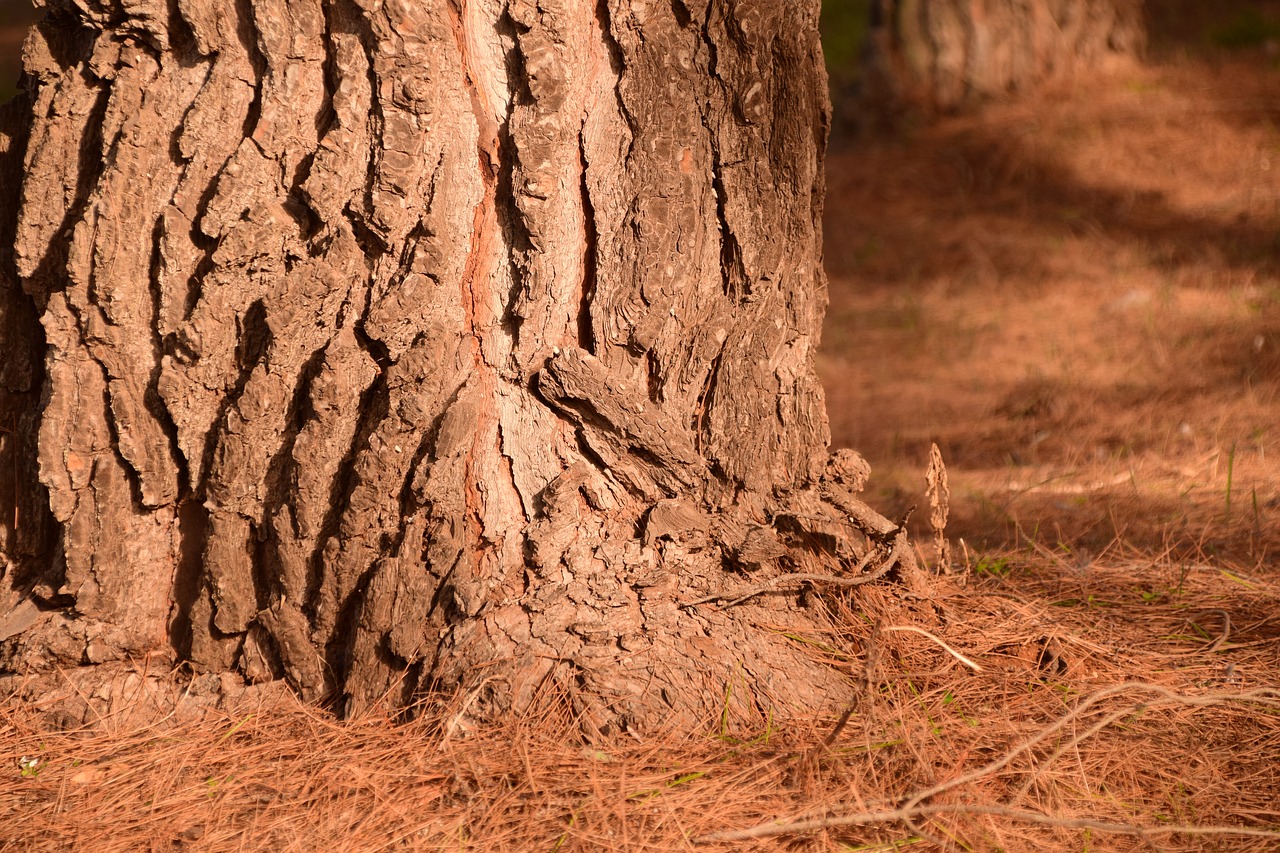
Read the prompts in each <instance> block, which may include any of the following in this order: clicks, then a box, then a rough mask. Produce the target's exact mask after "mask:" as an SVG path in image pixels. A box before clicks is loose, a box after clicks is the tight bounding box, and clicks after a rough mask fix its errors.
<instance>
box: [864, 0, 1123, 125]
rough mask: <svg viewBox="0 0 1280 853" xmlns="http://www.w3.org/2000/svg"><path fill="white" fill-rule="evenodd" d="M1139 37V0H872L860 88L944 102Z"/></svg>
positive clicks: (1104, 55) (1100, 58)
mask: <svg viewBox="0 0 1280 853" xmlns="http://www.w3.org/2000/svg"><path fill="white" fill-rule="evenodd" d="M1145 46H1146V30H1145V27H1144V24H1143V16H1142V0H875V2H874V3H873V5H872V21H871V32H870V36H869V39H868V45H867V47H868V50H867V60H866V63H865V67H864V78H865V87H866V96H867V100H868V101H870V102H879V103H881V104H887V105H891V106H894V107H903V106H907V107H915V108H924V109H926V110H930V111H949V110H953V109H955V108H957V107H959V106H961V105H963V104H964V103H966V102H968V101H971V100H976V99H982V98H986V97H991V96H994V95H1003V94H1008V93H1010V92H1014V91H1023V90H1027V89H1030V88H1032V87H1034V86H1035V85H1036V84H1038V83H1041V82H1043V81H1045V80H1048V79H1051V78H1054V77H1062V76H1067V75H1070V74H1073V73H1075V72H1076V71H1078V70H1081V69H1085V68H1094V67H1098V66H1101V65H1105V64H1106V63H1108V62H1113V61H1115V60H1117V59H1131V58H1133V57H1136V56H1139V55H1140V54H1141V53H1142V51H1143V50H1144V48H1145Z"/></svg>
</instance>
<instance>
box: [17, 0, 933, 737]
mask: <svg viewBox="0 0 1280 853" xmlns="http://www.w3.org/2000/svg"><path fill="white" fill-rule="evenodd" d="M817 7H818V3H817V2H816V0H813V2H794V3H793V2H787V3H777V2H772V0H759V2H744V1H743V0H738V2H727V0H701V2H699V0H674V2H644V0H642V2H621V0H608V2H605V0H602V2H600V3H599V4H587V3H578V2H568V0H560V2H548V0H539V2H537V3H536V4H535V3H534V2H532V0H510V2H506V0H462V2H461V3H460V4H459V3H457V2H447V0H433V2H425V3H421V4H418V3H403V4H402V3H381V2H374V0H358V2H357V0H302V1H301V2H296V0H290V2H286V0H246V2H242V3H238V4H232V3H214V2H209V0H178V2H177V4H176V6H168V5H166V4H164V3H161V2H159V0H138V2H136V3H130V4H127V5H126V6H125V7H123V8H121V7H118V6H115V5H113V4H105V3H104V4H102V5H96V4H94V3H82V2H79V0H76V2H75V3H72V2H71V0H62V2H56V3H54V4H53V5H52V7H51V9H50V12H49V14H48V16H47V17H46V19H45V20H44V22H43V23H41V24H40V25H38V26H37V27H36V28H35V29H34V30H33V32H32V34H31V36H30V38H29V40H28V43H27V46H26V55H25V63H26V70H27V74H28V75H29V77H28V79H27V83H28V88H29V92H28V95H27V97H26V100H25V101H24V102H23V103H24V105H25V108H26V109H27V113H26V114H25V115H24V116H23V123H22V125H21V126H20V127H16V129H12V130H11V134H10V136H11V141H10V143H9V146H10V147H9V151H8V154H7V155H6V160H5V168H7V169H9V170H10V172H11V173H16V171H17V169H18V167H17V165H15V164H17V163H18V160H19V158H21V166H20V168H21V172H22V173H23V174H24V177H23V178H22V180H21V182H20V183H19V182H17V181H13V182H10V181H7V180H6V183H5V184H4V195H5V198H3V199H0V210H3V211H4V213H3V216H4V217H5V221H4V223H3V225H0V227H2V228H4V229H7V230H5V231H3V232H0V233H3V234H5V235H12V237H13V245H14V247H15V251H14V253H13V256H12V257H7V258H5V259H3V260H4V271H3V275H4V276H5V277H4V278H3V279H0V296H2V297H3V301H0V312H4V313H3V318H4V324H3V327H2V328H0V334H2V335H4V336H6V338H5V340H3V341H0V344H3V346H4V347H5V348H6V352H10V351H13V352H17V353H19V355H18V356H17V357H15V359H13V360H6V362H5V365H4V373H3V382H4V386H3V391H2V393H4V394H5V395H6V396H4V397H3V398H0V404H2V405H3V406H4V409H3V411H0V415H4V414H8V415H9V416H10V417H11V418H13V419H14V420H12V421H11V422H12V423H13V425H14V426H13V428H14V431H13V433H11V434H8V435H6V436H5V442H6V448H7V449H8V451H9V456H8V458H7V459H6V460H5V461H6V463H8V460H10V459H11V460H13V461H12V463H9V464H11V465H12V466H16V467H13V468H12V473H10V472H9V471H8V470H6V473H5V474H4V475H2V476H3V477H4V479H0V485H3V486H5V488H4V489H0V490H3V491H5V495H3V496H0V509H4V510H6V511H7V510H8V509H9V508H10V504H12V503H13V498H12V497H10V495H16V496H17V501H18V503H19V504H20V509H21V510H22V514H21V518H20V520H19V521H18V522H16V523H15V522H13V521H11V519H10V518H9V517H8V515H7V513H6V517H5V518H4V519H0V530H2V531H3V532H4V538H3V539H0V546H3V555H4V558H5V573H6V574H5V583H6V587H7V588H8V589H9V590H11V593H12V594H11V597H10V598H11V600H10V601H9V602H8V607H9V615H8V616H4V615H2V614H3V609H0V638H3V642H0V666H3V668H5V669H7V670H8V671H10V672H16V671H28V670H29V671H36V672H38V671H40V670H49V669H52V668H54V667H55V666H56V667H61V668H64V669H66V668H72V667H92V666H93V665H97V664H109V663H110V662H112V661H126V660H134V661H136V660H140V659H141V658H143V657H144V656H148V655H150V656H151V658H152V659H153V660H157V659H158V660H170V661H187V662H189V663H190V665H191V666H193V667H194V668H195V669H196V670H198V671H206V672H235V673H238V674H240V675H242V676H244V677H245V678H247V679H249V680H253V681H268V680H273V679H280V678H283V679H287V681H288V682H289V684H291V685H292V686H293V687H294V688H295V689H296V690H298V691H299V692H300V693H301V694H302V695H303V696H304V697H307V698H309V699H314V698H323V697H328V698H329V699H330V700H332V701H334V702H335V703H337V705H338V707H339V708H340V709H344V710H346V711H353V710H358V709H361V708H365V707H368V706H369V705H370V704H371V703H376V702H379V701H382V700H385V701H387V702H388V704H390V705H393V706H400V705H404V704H405V703H409V702H412V701H414V700H415V699H416V698H417V697H419V696H420V695H422V694H423V693H424V691H428V690H437V689H452V688H462V689H467V690H470V691H472V701H471V702H470V704H469V705H468V707H469V708H470V709H471V710H472V711H473V712H474V713H476V714H478V715H486V714H496V713H502V712H504V711H507V710H509V709H511V708H519V707H523V706H526V705H527V704H528V702H529V701H530V698H531V697H532V696H533V694H534V693H535V692H536V691H537V690H538V689H539V687H540V686H541V685H543V684H545V683H549V682H556V683H559V684H560V685H562V686H564V687H565V688H567V689H569V690H570V691H571V693H572V695H573V697H574V701H575V702H576V703H577V705H578V707H579V710H580V711H581V712H582V714H583V716H584V719H585V720H586V723H587V725H588V726H591V725H595V726H597V727H599V728H601V729H605V728H609V727H616V726H619V725H624V726H629V727H632V728H640V729H652V728H655V727H657V726H659V725H660V724H666V723H671V722H674V721H689V720H693V719H696V718H699V717H703V716H707V715H712V714H719V713H720V712H721V711H722V710H723V707H724V706H725V703H728V706H729V710H730V711H731V712H732V713H733V714H757V715H760V714H765V715H767V714H773V715H775V716H788V715H791V714H793V713H796V712H797V711H805V712H808V711H810V710H813V709H815V708H823V707H833V706H835V705H838V704H842V703H843V702H844V701H845V687H844V684H845V682H844V676H843V675H842V674H841V673H839V672H836V671H835V670H833V669H831V668H829V667H828V666H827V665H825V664H823V663H820V662H817V661H815V660H814V659H813V657H812V656H811V655H810V653H809V649H808V648H806V645H805V644H804V643H797V642H795V640H794V639H789V638H788V635H790V636H791V637H793V638H794V637H795V636H797V635H802V634H806V633H814V632H820V631H822V630H823V629H824V626H825V625H826V622H825V621H824V618H825V617H824V616H823V613H822V610H821V608H817V607H814V606H811V603H809V602H808V601H807V599H805V598H804V597H803V596H799V595H796V594H794V590H795V589H796V588H797V587H798V584H799V582H798V581H797V580H795V579H792V580H788V581H784V582H780V588H782V589H784V590H792V594H788V595H782V596H778V595H761V596H756V597H754V598H751V599H750V600H748V601H745V602H743V603H742V604H740V605H738V606H734V607H729V608H725V609H723V610H722V609H718V608H716V607H711V606H707V605H705V604H703V605H689V602H690V601H692V600H696V599H699V598H704V597H706V596H708V595H711V594H713V593H717V592H719V591H723V590H726V589H734V588H739V587H743V586H749V585H756V586H759V585H761V584H766V583H768V582H769V581H770V579H772V578H776V577H777V576H779V575H780V574H781V573H784V572H796V571H810V572H820V573H825V574H833V573H840V572H841V571H848V570H849V569H850V568H857V570H858V571H859V572H862V573H863V575H864V576H866V577H869V576H870V575H872V574H875V573H878V572H879V573H883V572H887V571H889V570H890V569H894V570H895V571H897V570H905V571H904V574H909V572H910V569H911V565H912V564H911V562H910V556H909V552H907V551H906V550H905V549H904V548H903V547H902V543H903V534H902V533H901V530H900V528H899V526H897V525H895V524H893V523H891V522H889V521H886V520H885V519H883V518H881V517H880V516H878V515H876V514H875V513H874V512H871V511H870V510H869V509H867V508H866V507H864V506H863V505H862V504H860V503H858V502H857V501H856V499H854V498H853V497H852V494H853V492H855V491H857V489H858V488H860V486H861V483H862V481H863V479H864V478H865V471H864V470H863V465H864V463H862V462H861V460H860V459H858V458H856V456H854V455H851V454H849V453H847V452H846V453H841V454H837V455H836V456H834V457H831V458H828V456H827V450H826V446H827V442H828V431H827V422H826V414H825V410H824V404H823V397H822V392H821V389H820V387H819V385H818V383H817V381H816V379H815V375H814V369H813V352H814V348H815V346H816V345H817V342H818V335H819V329H820V322H821V318H822V312H823V309H824V307H825V301H826V294H825V281H824V278H823V273H822V268H821V265H820V259H821V234H820V230H819V224H820V220H821V205H822V193H823V168H822V166H823V152H824V146H825V139H826V133H827V127H828V121H829V108H828V103H827V96H826V87H825V75H824V72H823V69H822V58H821V51H820V47H819V43H818V38H817ZM19 186H20V192H19V189H18V188H19ZM15 212H16V220H14V219H13V215H14V213H15ZM37 317H38V318H39V326H37V325H36V318H37ZM37 430H38V445H39V447H38V460H39V466H38V483H37V481H36V474H35V470H34V466H28V462H27V460H28V459H29V458H34V456H35V454H34V453H33V452H32V451H33V450H34V445H33V435H34V434H35V432H36V431H37ZM10 484H12V485H13V488H12V489H9V488H8V486H9V485H10ZM5 501H8V503H5ZM851 517H852V518H853V520H854V521H853V522H852V523H851V522H850V519H851ZM842 565H843V566H844V567H845V568H844V569H842V568H841V566H842ZM6 620H7V621H6ZM5 626H8V627H5ZM84 671H85V670H81V672H84ZM90 671H91V670H90Z"/></svg>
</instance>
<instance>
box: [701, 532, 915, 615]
mask: <svg viewBox="0 0 1280 853" xmlns="http://www.w3.org/2000/svg"><path fill="white" fill-rule="evenodd" d="M900 553H901V549H900V545H898V544H895V545H894V546H893V550H892V551H891V552H890V553H889V557H888V558H887V559H886V560H885V561H884V562H883V563H881V564H880V565H879V566H877V567H876V569H875V571H873V572H871V573H869V574H865V575H858V576H857V577H852V578H841V577H836V576H835V575H816V574H812V573H810V572H791V573H790V574H785V575H778V577H776V578H774V579H773V580H771V581H769V582H768V583H763V584H760V585H759V586H750V587H739V588H738V589H735V590H732V591H726V592H714V593H712V594H711V595H704V596H703V597H702V598H695V599H694V600H693V601H685V602H682V603H681V604H680V606H681V607H694V606H696V605H699V604H706V603H708V602H710V601H725V600H726V599H729V601H728V602H727V603H726V604H725V605H724V606H723V607H722V608H721V609H722V610H723V609H727V608H730V607H733V606H734V605H735V604H741V603H742V602H744V601H746V600H747V599H749V598H755V597H756V596H757V595H760V594H761V593H765V592H777V591H778V590H780V589H782V588H783V586H784V585H792V584H794V585H795V588H796V589H799V588H800V586H802V585H803V584H806V583H813V584H826V585H828V586H834V587H839V588H840V589H849V588H851V587H855V586H862V585H863V584H864V583H871V582H872V581H874V580H879V579H880V578H882V577H884V576H885V575H886V574H888V573H889V570H890V569H892V568H893V567H894V565H895V564H897V562H898V558H899V556H900ZM866 562H867V560H866V558H865V557H864V558H863V560H862V562H861V563H859V564H858V565H863V564H864V563H866Z"/></svg>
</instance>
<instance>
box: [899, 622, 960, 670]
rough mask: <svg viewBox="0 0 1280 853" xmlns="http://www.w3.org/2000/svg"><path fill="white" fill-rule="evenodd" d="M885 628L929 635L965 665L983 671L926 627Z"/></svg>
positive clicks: (923, 635)
mask: <svg viewBox="0 0 1280 853" xmlns="http://www.w3.org/2000/svg"><path fill="white" fill-rule="evenodd" d="M884 630H886V631H910V632H911V633H913V634H919V635H920V636H922V637H928V638H929V639H930V640H933V641H934V642H935V643H937V644H938V645H939V646H941V647H942V649H943V651H945V652H947V653H948V654H950V655H951V656H952V657H953V658H955V659H956V660H958V661H960V663H962V664H964V665H965V666H967V667H969V669H971V670H973V671H974V672H982V667H980V666H978V665H977V664H976V663H974V662H973V661H971V660H969V659H968V658H967V657H965V656H964V655H962V654H960V653H959V652H958V651H956V650H955V649H953V648H951V647H950V646H948V645H947V644H946V643H944V642H942V640H940V639H938V638H937V637H935V636H934V635H933V634H930V633H929V632H928V631H926V630H925V629H923V628H917V627H916V626H914V625H890V626H889V627H888V628H885V629H884Z"/></svg>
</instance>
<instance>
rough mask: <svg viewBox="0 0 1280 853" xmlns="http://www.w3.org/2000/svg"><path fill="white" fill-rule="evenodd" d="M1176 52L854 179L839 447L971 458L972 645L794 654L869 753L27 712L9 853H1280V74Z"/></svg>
mask: <svg viewBox="0 0 1280 853" xmlns="http://www.w3.org/2000/svg"><path fill="white" fill-rule="evenodd" d="M1160 56H1162V57H1163V58H1162V60H1161V62H1160V63H1159V64H1155V65H1153V66H1152V67H1149V68H1145V69H1132V70H1130V71H1128V72H1126V73H1123V74H1119V75H1116V76H1110V77H1107V78H1103V79H1092V80H1080V81H1076V83H1075V84H1074V85H1071V86H1063V87H1060V88H1058V89H1056V90H1053V91H1049V92H1046V93H1045V94H1044V95H1043V96H1040V97H1037V98H1035V99H1034V100H1022V101H1019V102H1015V103H1007V104H995V105H991V106H989V107H987V108H985V109H983V110H982V111H980V112H977V113H974V114H972V115H967V116H963V117H957V118H953V119H949V120H947V121H944V122H942V123H940V124H937V125H935V126H931V127H919V128H915V129H911V130H907V131H903V132H901V133H900V134H899V135H897V136H895V137H893V138H882V139H871V140H863V141H860V142H859V143H858V144H857V147H850V148H848V149H847V150H845V151H842V152H839V153H836V154H835V155H834V156H833V158H832V160H831V163H830V174H829V185H830V195H829V200H828V241H827V255H828V258H827V260H828V268H829V270H830V273H831V311H830V314H829V319H828V323H827V329H826V333H825V334H826V340H825V345H824V347H825V349H824V351H825V356H824V358H823V363H822V367H823V370H824V372H825V381H826V384H827V390H828V404H829V407H830V413H831V419H832V427H833V431H834V433H835V437H836V441H837V443H839V444H845V445H850V446H853V447H857V448H859V449H860V450H862V451H863V452H864V453H865V454H866V455H867V457H868V458H869V459H870V460H871V462H872V465H873V468H874V470H875V473H874V475H873V479H872V488H873V489H878V494H875V495H873V496H872V503H873V504H882V505H884V506H883V507H882V508H886V509H890V510H897V509H901V508H905V507H906V506H908V505H910V504H920V505H924V504H925V499H924V497H923V495H922V490H923V474H924V468H925V464H926V461H927V458H928V450H929V446H930V444H931V443H933V442H937V443H938V444H939V445H940V446H941V449H942V451H943V455H944V457H945V459H946V461H947V463H948V466H949V467H948V470H949V474H950V481H951V492H952V521H951V524H950V525H949V527H948V530H947V532H948V534H949V536H950V537H951V538H952V540H953V542H955V543H956V546H957V552H956V553H957V560H956V561H957V564H958V565H957V569H960V570H961V571H958V572H957V573H956V574H953V575H950V576H943V577H940V578H939V579H938V580H937V587H936V590H935V593H934V599H933V602H932V604H933V605H934V607H935V608H936V609H937V610H938V612H939V613H940V614H941V615H942V617H943V621H944V623H945V624H946V626H947V627H946V630H945V631H943V632H941V636H938V635H936V634H935V635H934V636H932V637H928V636H924V635H922V634H920V633H918V632H916V631H915V630H913V629H914V627H915V626H913V625H911V624H910V623H909V621H907V620H905V619H898V620H896V621H895V620H894V619H892V618H891V619H888V620H886V621H884V622H883V623H881V624H880V625H879V626H878V628H877V627H875V626H873V625H872V624H869V621H868V620H867V619H865V618H863V617H862V616H861V615H859V613H877V612H879V613H895V612H897V613H899V614H901V613H903V612H905V611H902V610H896V611H895V609H894V607H893V606H892V605H890V604H889V602H890V601H892V600H893V599H894V598H895V596H897V595H898V592H897V591H896V590H895V589H893V588H892V587H879V588H876V589H873V590H870V591H864V592H862V593H861V594H860V595H859V596H857V597H851V598H835V597H831V598H825V599H824V600H823V602H822V603H823V604H825V606H828V607H831V608H833V609H835V610H836V611H837V615H838V616H839V617H840V619H841V623H842V624H843V625H845V626H846V627H845V630H843V631H841V632H838V633H835V634H833V635H831V636H822V637H796V638H794V640H795V641H796V642H797V643H798V644H800V645H803V646H804V647H806V648H809V649H810V650H811V651H812V653H813V654H814V655H816V656H819V657H821V658H823V659H826V660H828V661H829V662H831V663H832V664H833V665H835V666H839V667H843V668H847V669H848V671H849V674H850V676H851V679H852V681H853V683H855V684H857V685H858V686H857V688H856V689H855V690H854V692H853V695H852V696H851V701H852V704H851V713H850V715H849V717H848V719H847V720H846V721H845V722H844V723H843V724H841V723H840V722H839V721H836V720H814V721H813V722H812V725H811V726H809V727H805V726H792V727H789V728H788V729H786V730H782V731H779V730H778V729H777V728H776V727H775V726H773V725H772V723H771V721H768V720H761V721H759V724H758V725H757V726H755V727H753V728H752V727H749V728H743V727H742V726H741V725H740V724H732V723H729V722H727V721H726V720H725V719H709V720H707V721H706V724H705V726H704V727H703V729H701V730H699V731H697V732H693V733H685V734H683V735H682V736H680V737H673V738H671V739H669V740H665V741H661V742H647V743H626V744H616V743H609V744H599V745H591V746H586V747H584V746H583V745H582V744H581V743H578V742H576V741H574V740H573V739H572V738H570V737H569V736H568V735H569V733H571V732H573V731H576V721H575V720H573V719H572V717H571V715H570V713H569V712H568V711H567V710H566V704H565V702H564V700H563V697H558V696H556V695H547V696H545V697H543V704H542V707H541V708H540V709H539V713H537V714H534V715H531V716H530V717H528V718H526V719H522V720H519V721H516V722H515V723H513V724H512V725H511V726H509V727H508V728H507V729H506V730H502V731H497V730H492V731H479V732H465V731H461V730H459V729H458V728H457V726H456V725H455V724H456V721H457V720H458V719H459V718H460V717H461V715H460V714H459V713H458V709H459V707H460V705H459V704H458V703H465V701H466V697H459V698H458V700H457V701H456V703H455V704H454V705H453V706H451V707H450V708H449V709H447V710H444V711H437V712H434V713H431V714H428V715H427V716H425V717H424V718H422V719H420V720H418V721H416V722H414V723H412V724H409V725H407V726H400V727H396V726H392V725H390V724H389V723H388V721H387V720H385V719H383V718H379V717H377V716H376V715H372V716H369V717H367V718H364V719H361V720H356V721H353V722H351V723H343V724H339V723H335V722H334V721H332V720H331V719H329V718H327V717H324V716H323V715H320V714H318V713H316V712H314V711H312V710H310V709H307V708H303V707H299V706H297V705H295V704H291V703H290V702H289V701H287V700H286V701H284V702H283V703H276V704H264V705H262V706H261V707H249V708H240V709H236V710H227V711H226V712H225V713H224V714H222V715H218V714H215V715H213V716H212V717H207V718H204V719H197V720H181V719H168V720H163V721H161V722H160V723H154V722H153V723H151V724H148V725H138V724H136V723H132V722H128V721H127V720H126V719H125V718H121V719H119V720H116V719H114V718H108V719H105V720H102V721H100V722H99V724H98V726H96V727H95V728H94V729H93V730H92V731H78V732H77V731H73V732H50V731H48V730H47V728H45V727H44V723H43V722H42V720H43V718H42V717H41V711H42V709H41V708H40V707H38V706H37V707H8V708H0V848H4V849H7V848H8V847H9V846H13V847H14V848H15V849H31V850H44V849H55V848H57V849H61V848H65V847H77V848H81V849H86V850H89V849H92V850H112V851H114V850H120V851H123V850H138V849H162V848H163V849H201V850H206V849H207V850H230V849H236V850H244V849H253V850H259V849H261V850H267V849H270V850H290V849H327V848H330V847H332V848H335V849H350V850H382V849H392V848H394V849H432V850H434V849H450V850H452V849H468V850H521V851H523V850H563V851H569V850H580V851H598V850H616V851H633V850H652V851H668V850H687V849H709V850H744V849H746V850H754V849H759V850H882V851H890V850H901V849H912V850H926V849H961V850H1010V851H1021V850H1063V851H1066V850H1151V849H1159V850H1205V849H1215V850H1264V849H1275V848H1276V847H1277V846H1280V810H1278V809H1277V806H1276V803H1277V802H1280V691H1278V690H1277V686H1278V684H1280V616H1278V615H1277V614H1280V570H1277V568H1276V554H1277V552H1278V547H1277V546H1280V532H1278V529H1277V522H1278V521H1280V518H1278V516H1280V485H1278V484H1280V477H1277V474H1278V473H1280V472H1277V470H1276V468H1277V465H1278V464H1280V446H1277V438H1278V436H1277V433H1276V424H1277V422H1278V420H1280V419H1278V417H1277V416H1278V415H1280V401H1277V399H1276V398H1277V395H1276V386H1277V383H1278V382H1280V238H1278V237H1277V234H1280V130H1278V129H1277V127H1280V96H1277V94H1276V93H1277V92H1280V71H1277V69H1276V67H1275V63H1274V61H1273V60H1272V59H1271V58H1270V57H1268V56H1267V55H1266V54H1265V52H1263V51H1259V52H1258V53H1257V54H1256V55H1249V56H1239V55H1237V56H1236V57H1229V58H1216V59H1204V58H1195V59H1189V58H1186V57H1185V56H1184V57H1182V58H1178V53H1177V52H1176V51H1166V52H1165V53H1163V54H1160ZM925 515H927V512H920V513H917V517H918V518H919V517H921V516H925ZM921 534H922V535H920V536H919V537H918V541H920V542H921V543H922V545H921V550H922V551H923V552H924V553H925V554H926V556H927V555H928V554H929V548H928V546H927V545H926V544H923V543H927V541H928V535H927V531H925V530H923V529H922V530H921ZM961 539H963V543H964V544H963V547H961V546H960V540H961ZM944 644H945V645H944ZM974 667H977V669H975V668H974ZM729 689H730V690H731V689H732V685H730V687H729ZM727 698H728V697H726V704H727ZM24 759H25V761H24ZM805 822H808V823H807V824H806V823H805ZM779 823H781V824H785V825H784V826H781V827H779V826H778V824H779ZM753 827H764V829H763V830H760V832H762V833H765V834H762V835H760V837H757V838H754V839H749V840H733V839H732V838H729V837H725V836H723V835H720V836H716V835H715V834H716V833H725V832H733V831H736V830H741V829H750V828H753Z"/></svg>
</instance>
